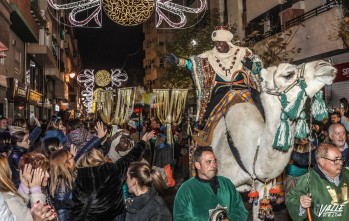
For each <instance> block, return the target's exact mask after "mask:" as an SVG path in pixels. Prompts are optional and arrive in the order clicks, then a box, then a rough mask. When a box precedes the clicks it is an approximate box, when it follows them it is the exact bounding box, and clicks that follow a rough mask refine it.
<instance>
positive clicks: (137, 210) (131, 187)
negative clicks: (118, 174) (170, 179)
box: [125, 162, 172, 221]
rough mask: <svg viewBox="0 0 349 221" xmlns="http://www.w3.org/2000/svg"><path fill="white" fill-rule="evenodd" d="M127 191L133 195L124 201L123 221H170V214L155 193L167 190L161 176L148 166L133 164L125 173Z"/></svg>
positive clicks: (163, 202)
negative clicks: (124, 213)
mask: <svg viewBox="0 0 349 221" xmlns="http://www.w3.org/2000/svg"><path fill="white" fill-rule="evenodd" d="M126 183H127V186H128V191H129V192H130V193H132V194H134V195H135V197H134V198H129V199H126V210H127V213H126V220H125V221H142V220H144V221H146V220H151V221H157V220H158V221H160V220H161V221H167V220H168V221H170V220H172V217H171V213H170V211H169V209H168V208H167V207H166V204H165V201H164V200H163V199H162V197H160V196H159V195H158V192H157V191H162V190H164V189H166V188H167V185H166V183H165V182H164V180H163V179H162V176H161V174H160V173H159V172H158V171H157V170H156V169H152V168H151V167H150V166H149V164H147V163H143V162H133V163H131V164H130V166H129V168H128V171H127V181H126Z"/></svg>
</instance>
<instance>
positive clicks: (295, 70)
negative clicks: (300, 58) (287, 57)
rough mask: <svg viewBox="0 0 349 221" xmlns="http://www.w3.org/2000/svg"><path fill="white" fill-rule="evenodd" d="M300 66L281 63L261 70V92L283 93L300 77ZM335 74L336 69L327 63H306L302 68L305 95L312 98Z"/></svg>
mask: <svg viewBox="0 0 349 221" xmlns="http://www.w3.org/2000/svg"><path fill="white" fill-rule="evenodd" d="M302 66H303V65H292V64H288V63H282V64H279V65H278V66H277V67H276V66H273V67H269V68H267V69H263V70H262V71H261V78H262V82H261V86H262V90H263V91H274V92H282V91H284V90H285V89H286V88H287V87H288V86H289V85H291V84H293V83H294V82H296V81H297V79H298V78H299V77H300V75H301V70H302ZM336 73H337V70H336V68H334V67H333V66H332V65H331V64H330V63H329V62H326V61H322V60H319V61H313V62H308V63H306V64H305V67H304V79H305V82H306V83H307V88H306V93H307V95H308V96H309V97H313V96H314V95H315V94H316V92H318V91H319V90H321V88H322V87H324V86H325V85H329V84H332V81H333V79H334V78H335V76H336Z"/></svg>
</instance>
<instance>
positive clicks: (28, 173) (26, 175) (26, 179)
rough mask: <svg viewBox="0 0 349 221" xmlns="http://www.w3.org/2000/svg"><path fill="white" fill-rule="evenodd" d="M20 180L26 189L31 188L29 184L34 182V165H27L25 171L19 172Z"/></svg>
mask: <svg viewBox="0 0 349 221" xmlns="http://www.w3.org/2000/svg"><path fill="white" fill-rule="evenodd" d="M19 179H20V181H21V183H22V184H23V185H24V186H25V187H27V188H29V183H30V182H31V180H32V165H31V164H25V165H24V168H23V170H20V171H19Z"/></svg>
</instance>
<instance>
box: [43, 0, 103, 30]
mask: <svg viewBox="0 0 349 221" xmlns="http://www.w3.org/2000/svg"><path fill="white" fill-rule="evenodd" d="M60 1H62V0H60ZM60 1H58V3H56V2H57V0H47V3H48V5H49V6H50V7H51V8H52V9H54V10H57V11H61V10H64V11H67V12H68V13H69V16H68V20H69V23H68V24H66V23H64V25H68V26H71V27H90V28H91V27H94V28H96V27H97V28H100V27H102V9H101V8H102V7H101V0H80V1H72V2H71V3H60ZM50 7H49V8H50ZM91 10H92V12H90V11H91ZM83 12H84V13H87V12H88V14H87V16H85V17H84V18H82V19H81V18H79V19H77V18H76V17H77V16H78V15H79V14H80V15H81V14H82V13H83ZM51 14H52V13H51ZM53 17H54V18H55V19H56V20H57V21H58V22H60V23H61V21H60V19H57V18H56V16H54V15H53ZM92 20H93V21H94V22H95V24H92Z"/></svg>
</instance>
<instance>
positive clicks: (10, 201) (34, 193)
mask: <svg viewBox="0 0 349 221" xmlns="http://www.w3.org/2000/svg"><path fill="white" fill-rule="evenodd" d="M43 177H44V171H42V169H40V168H38V169H32V166H31V165H25V166H24V168H23V169H22V170H21V171H20V179H21V184H20V186H19V189H18V191H17V189H16V186H15V185H14V183H13V182H12V180H11V169H10V167H9V164H8V162H7V158H6V157H4V156H2V155H0V192H1V194H2V195H3V196H4V199H5V202H6V203H7V205H8V207H9V209H10V211H11V212H12V214H13V215H15V216H16V218H17V220H20V221H27V220H28V221H32V220H33V217H32V215H31V211H30V208H28V207H27V204H28V202H29V201H30V204H31V205H33V206H34V205H36V204H38V203H40V202H41V203H44V202H45V195H44V194H42V193H41V191H40V185H41V182H42V179H43ZM53 213H54V212H53V211H51V212H50V214H48V216H47V218H48V217H49V216H51V215H52V214H53Z"/></svg>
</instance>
